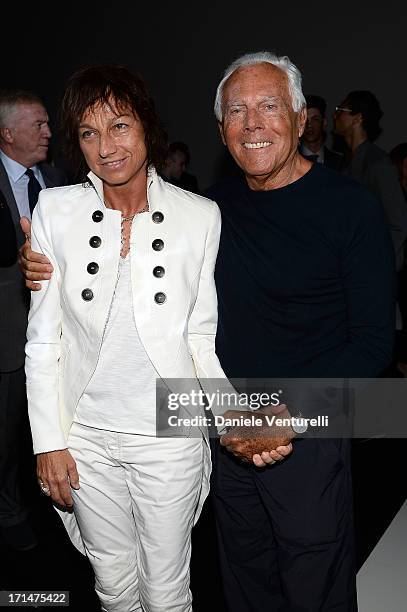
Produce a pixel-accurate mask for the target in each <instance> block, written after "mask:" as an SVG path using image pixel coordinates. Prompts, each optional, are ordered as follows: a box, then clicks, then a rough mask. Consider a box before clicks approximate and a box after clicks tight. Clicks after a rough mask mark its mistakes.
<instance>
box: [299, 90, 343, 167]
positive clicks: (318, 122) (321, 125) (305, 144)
mask: <svg viewBox="0 0 407 612" xmlns="http://www.w3.org/2000/svg"><path fill="white" fill-rule="evenodd" d="M305 101H306V104H307V122H306V124H305V129H304V133H303V135H302V138H301V145H300V153H301V155H302V156H303V157H305V158H306V159H309V160H310V161H314V162H318V163H319V164H324V165H325V166H328V168H332V169H333V170H340V169H341V168H342V167H343V164H344V157H343V155H342V154H341V153H336V152H335V151H331V149H329V148H328V147H327V146H326V145H325V140H326V130H327V125H328V122H327V119H326V102H325V100H324V98H322V97H321V96H316V95H313V94H309V95H306V96H305Z"/></svg>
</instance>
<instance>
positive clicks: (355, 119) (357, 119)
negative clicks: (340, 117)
mask: <svg viewBox="0 0 407 612" xmlns="http://www.w3.org/2000/svg"><path fill="white" fill-rule="evenodd" d="M351 117H352V124H353V125H361V124H362V123H363V115H362V113H356V115H351Z"/></svg>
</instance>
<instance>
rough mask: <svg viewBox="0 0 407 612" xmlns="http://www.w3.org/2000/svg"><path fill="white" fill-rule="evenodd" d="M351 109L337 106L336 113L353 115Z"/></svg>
mask: <svg viewBox="0 0 407 612" xmlns="http://www.w3.org/2000/svg"><path fill="white" fill-rule="evenodd" d="M352 112H353V111H352V109H351V108H344V107H343V106H335V113H352Z"/></svg>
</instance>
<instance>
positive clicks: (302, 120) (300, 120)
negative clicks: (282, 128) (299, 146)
mask: <svg viewBox="0 0 407 612" xmlns="http://www.w3.org/2000/svg"><path fill="white" fill-rule="evenodd" d="M306 122H307V107H306V106H303V107H302V109H301V110H300V112H299V113H298V115H297V125H298V138H301V136H302V135H303V133H304V130H305V124H306Z"/></svg>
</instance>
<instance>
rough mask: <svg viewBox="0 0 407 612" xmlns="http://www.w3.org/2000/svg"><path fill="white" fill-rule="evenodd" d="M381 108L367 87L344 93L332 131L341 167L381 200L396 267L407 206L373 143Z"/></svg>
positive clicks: (389, 165)
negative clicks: (342, 151)
mask: <svg viewBox="0 0 407 612" xmlns="http://www.w3.org/2000/svg"><path fill="white" fill-rule="evenodd" d="M382 116H383V111H382V109H381V108H380V104H379V101H378V99H377V98H376V96H375V95H374V94H373V93H372V92H370V91H367V90H357V91H351V92H350V93H348V94H347V95H346V96H345V97H344V98H343V100H342V102H341V104H339V106H337V107H336V108H335V112H334V132H335V133H336V134H337V135H339V136H342V137H343V139H344V140H345V142H346V145H347V148H348V150H349V156H350V161H349V164H348V166H347V167H346V169H345V172H346V173H347V174H350V175H351V176H352V177H353V178H355V179H356V180H357V181H359V182H360V183H363V184H364V185H365V186H366V187H367V188H368V189H369V190H370V191H371V192H372V193H373V194H374V195H376V197H377V198H378V199H379V200H380V201H381V203H382V205H383V208H384V212H385V215H386V217H387V221H388V225H389V229H390V233H391V237H392V241H393V247H394V252H395V256H396V267H397V270H401V268H402V265H403V249H404V244H405V240H406V237H407V205H406V201H405V198H404V196H403V192H402V189H401V187H400V183H399V181H398V178H397V172H396V171H395V168H394V166H393V165H392V163H391V160H390V157H389V155H388V154H387V153H386V152H385V151H383V149H380V148H379V147H378V146H377V145H375V144H374V141H375V140H376V139H377V138H378V136H379V135H380V134H381V132H382V129H381V127H380V120H381V118H382Z"/></svg>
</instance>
